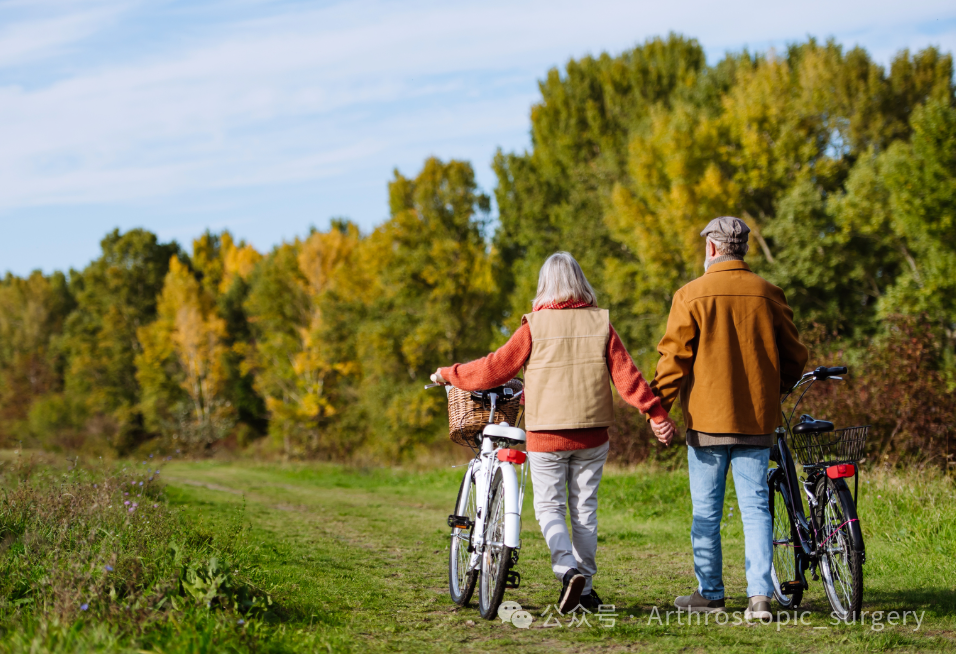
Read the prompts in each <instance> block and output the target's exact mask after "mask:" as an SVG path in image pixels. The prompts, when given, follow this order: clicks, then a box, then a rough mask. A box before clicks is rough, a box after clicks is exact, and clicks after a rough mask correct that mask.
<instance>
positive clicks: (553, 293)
mask: <svg viewBox="0 0 956 654" xmlns="http://www.w3.org/2000/svg"><path fill="white" fill-rule="evenodd" d="M522 367H524V368H525V377H524V382H525V393H524V397H523V398H522V399H523V401H524V403H525V426H526V428H527V431H528V442H527V446H528V447H527V449H528V459H529V462H530V466H531V481H532V484H533V486H534V510H535V516H536V517H537V519H538V523H539V524H540V525H541V531H542V533H543V534H544V538H545V540H546V541H547V543H548V548H549V549H550V550H551V568H552V569H553V570H554V574H555V576H556V577H557V579H558V580H559V581H561V582H562V588H561V595H560V598H559V600H558V610H559V611H560V612H561V613H565V612H567V611H569V610H573V609H575V608H576V607H577V606H578V604H580V605H581V606H583V607H584V608H586V609H589V610H594V608H596V607H597V606H598V605H600V604H601V603H602V602H601V599H600V598H599V597H598V595H597V593H596V592H595V591H594V589H593V587H592V584H591V578H592V577H593V576H594V574H595V573H596V572H597V565H596V562H595V554H596V552H597V492H598V485H599V484H600V482H601V474H602V472H603V470H604V462H605V461H606V460H607V452H608V427H609V426H610V425H611V424H613V422H614V407H613V403H612V398H611V387H610V384H609V382H610V381H611V380H613V382H614V386H615V387H616V388H617V390H618V393H619V394H620V395H621V397H622V398H624V400H625V401H627V402H628V403H629V404H631V405H632V406H635V407H637V408H638V409H640V410H641V411H642V412H643V413H645V414H647V415H648V416H649V417H650V419H651V421H652V422H653V423H654V424H655V426H656V427H657V429H658V430H660V433H659V434H658V439H659V440H660V441H661V442H662V443H664V444H665V445H666V444H669V443H670V441H671V438H672V437H673V426H672V423H670V421H669V420H668V418H667V412H666V411H664V410H663V409H662V408H661V403H660V400H659V399H658V398H657V397H656V396H655V395H654V394H653V393H652V392H651V389H650V387H649V386H648V384H647V382H646V381H645V380H644V377H643V376H642V375H641V373H640V371H639V370H638V369H637V367H636V366H635V365H634V362H633V360H632V359H631V356H630V355H629V354H628V352H627V349H626V348H625V347H624V344H623V343H622V342H621V339H620V338H619V337H618V335H617V332H615V331H614V328H613V327H612V326H611V323H610V320H609V317H608V312H607V310H605V309H599V308H597V297H596V296H595V293H594V289H593V288H591V284H589V283H588V280H587V278H586V277H585V276H584V272H583V271H582V270H581V266H579V265H578V262H577V261H575V259H574V257H572V256H571V255H570V254H568V253H567V252H557V253H555V254H552V255H551V256H550V257H548V260H547V261H545V262H544V265H543V266H541V272H540V273H539V275H538V294H537V297H535V299H534V302H533V303H532V312H531V313H529V314H527V315H525V316H524V317H523V318H522V319H521V327H520V328H519V329H518V331H516V332H515V333H514V334H513V335H512V336H511V338H510V339H509V340H508V342H507V343H506V344H505V345H503V346H502V347H501V348H500V349H499V350H497V351H496V352H493V353H492V354H489V355H488V356H486V357H485V358H483V359H478V360H476V361H472V362H471V363H464V364H462V363H456V364H455V365H453V366H451V367H448V368H439V369H438V370H437V371H436V372H435V374H433V375H432V380H433V381H436V382H439V383H445V382H447V383H450V384H452V385H453V386H456V387H458V388H462V389H464V390H481V389H485V388H492V387H494V386H498V385H500V384H503V383H505V382H506V381H508V380H510V379H512V378H513V377H514V376H515V375H516V374H517V373H518V371H519V370H521V368H522ZM569 509H570V514H571V528H572V534H573V535H572V534H568V528H567V525H566V523H565V516H566V514H567V512H568V510H569Z"/></svg>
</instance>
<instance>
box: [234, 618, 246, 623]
mask: <svg viewBox="0 0 956 654" xmlns="http://www.w3.org/2000/svg"><path fill="white" fill-rule="evenodd" d="M236 624H246V621H245V620H243V619H242V618H239V621H238V622H237V623H236Z"/></svg>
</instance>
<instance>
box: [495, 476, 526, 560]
mask: <svg viewBox="0 0 956 654" xmlns="http://www.w3.org/2000/svg"><path fill="white" fill-rule="evenodd" d="M498 469H499V470H500V471H501V483H502V485H503V486H504V489H505V545H506V546H507V547H511V548H516V547H518V545H519V544H520V536H521V507H519V506H518V475H517V474H516V473H515V467H514V465H512V464H510V463H502V464H501V465H500V466H498Z"/></svg>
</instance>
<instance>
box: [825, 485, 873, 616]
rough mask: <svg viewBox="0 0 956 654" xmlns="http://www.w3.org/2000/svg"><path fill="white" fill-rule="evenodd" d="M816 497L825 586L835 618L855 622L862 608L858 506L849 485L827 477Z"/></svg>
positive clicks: (861, 563)
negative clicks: (856, 540) (856, 531)
mask: <svg viewBox="0 0 956 654" xmlns="http://www.w3.org/2000/svg"><path fill="white" fill-rule="evenodd" d="M816 497H817V511H818V512H819V513H818V517H819V524H820V526H821V530H820V534H821V536H820V550H822V552H823V555H822V556H821V557H820V572H821V573H822V576H823V587H824V589H825V590H826V594H827V599H828V600H830V606H831V607H832V608H833V613H834V614H835V616H836V617H837V618H838V619H840V620H844V621H846V620H855V619H856V618H857V617H858V616H859V615H860V609H861V608H862V606H863V557H862V555H861V554H860V552H857V551H856V548H855V547H854V543H853V535H852V532H851V529H852V527H851V525H852V523H853V522H856V520H857V517H856V506H855V505H854V503H853V500H852V499H851V498H850V490H849V488H847V485H846V482H844V481H843V480H842V479H830V478H829V477H827V476H825V475H824V476H823V477H821V478H820V480H819V481H817V487H816Z"/></svg>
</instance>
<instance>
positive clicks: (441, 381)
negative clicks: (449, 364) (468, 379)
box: [431, 368, 448, 384]
mask: <svg viewBox="0 0 956 654" xmlns="http://www.w3.org/2000/svg"><path fill="white" fill-rule="evenodd" d="M431 380H432V381H433V382H435V383H436V384H447V383H448V382H447V381H446V380H445V378H444V377H442V376H441V368H439V369H438V370H436V371H435V372H433V373H432V376H431Z"/></svg>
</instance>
